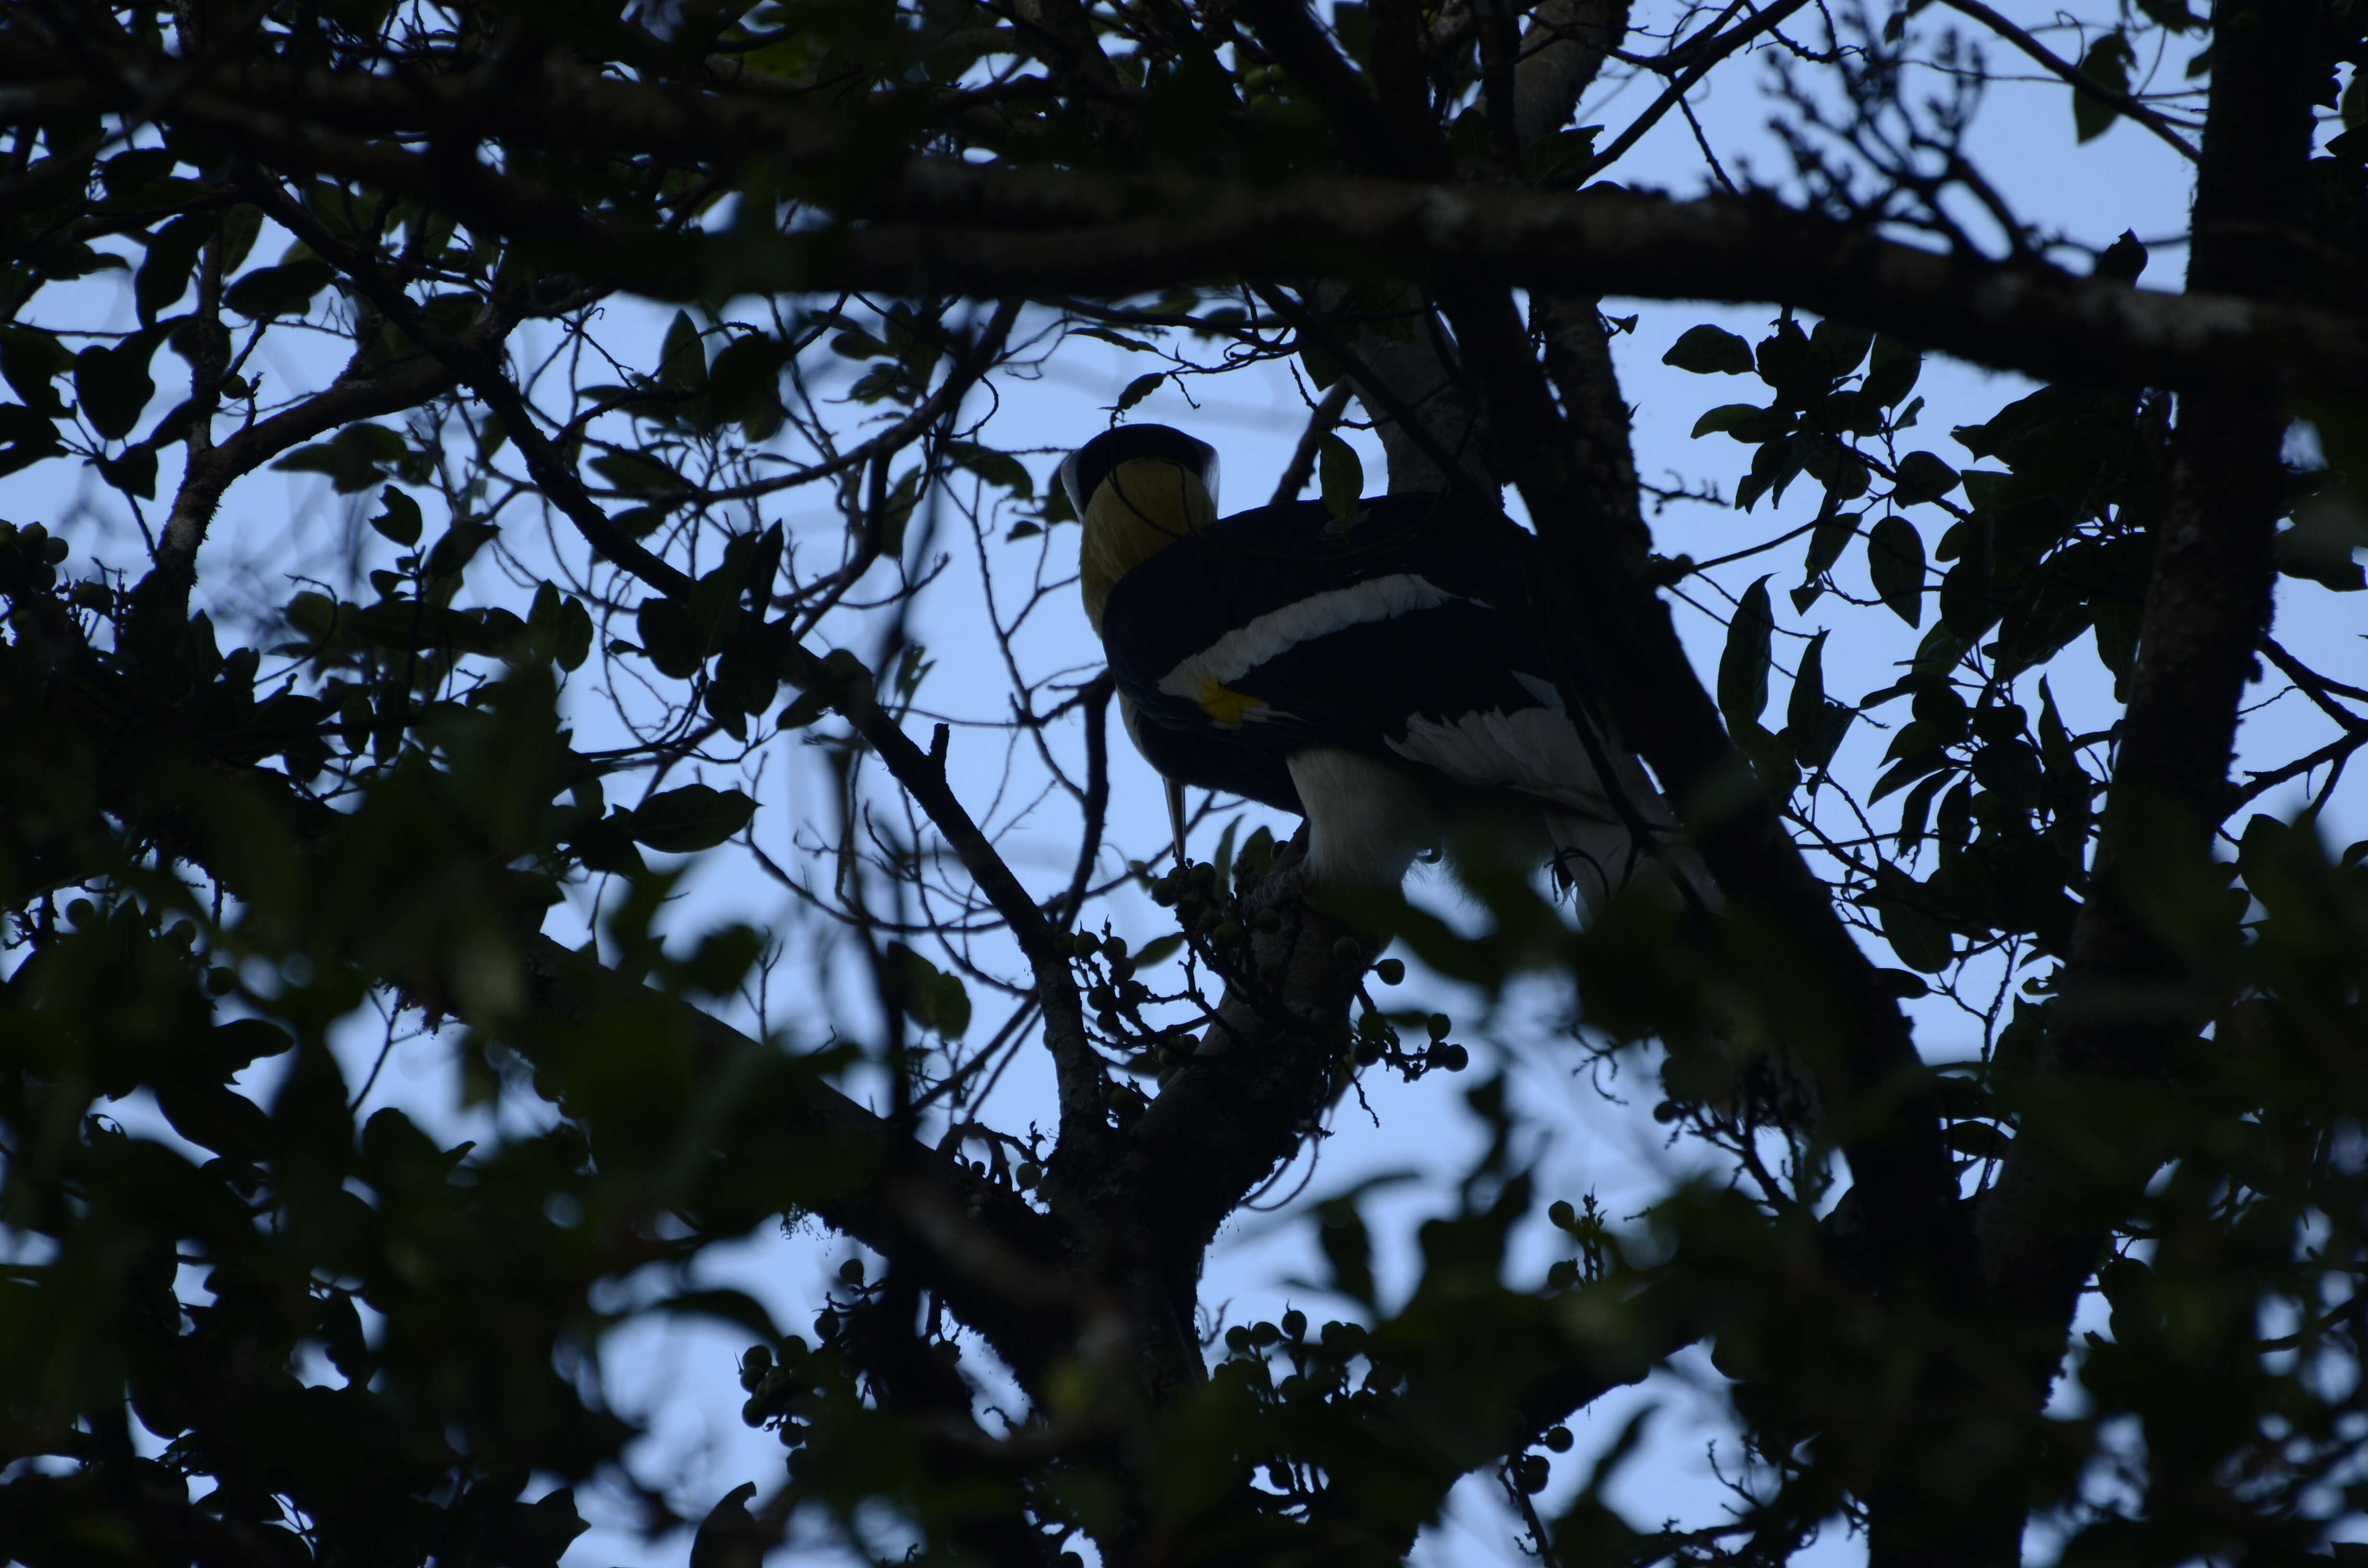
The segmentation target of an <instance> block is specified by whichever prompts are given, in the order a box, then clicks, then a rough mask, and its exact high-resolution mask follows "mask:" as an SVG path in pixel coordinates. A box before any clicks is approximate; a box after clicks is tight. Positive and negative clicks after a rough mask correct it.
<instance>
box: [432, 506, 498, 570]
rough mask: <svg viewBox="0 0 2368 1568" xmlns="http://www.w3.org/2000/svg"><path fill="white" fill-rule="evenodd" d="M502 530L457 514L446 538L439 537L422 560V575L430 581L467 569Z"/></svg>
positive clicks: (447, 529)
mask: <svg viewBox="0 0 2368 1568" xmlns="http://www.w3.org/2000/svg"><path fill="white" fill-rule="evenodd" d="M415 509H416V508H415ZM499 532H501V530H500V529H499V528H495V526H494V525H493V524H491V523H481V522H479V521H477V520H476V519H474V518H472V517H455V518H454V519H453V520H452V526H451V527H450V528H446V529H445V530H444V533H443V537H441V538H440V539H438V540H437V541H436V543H435V545H434V546H433V547H432V548H431V549H430V550H429V551H427V560H426V561H424V562H421V563H420V566H419V574H420V575H421V576H423V577H426V578H429V579H431V580H432V579H434V578H438V577H457V576H459V575H460V574H461V573H462V572H465V571H467V570H468V566H469V562H472V561H474V560H475V559H476V558H477V551H481V550H483V549H484V548H485V546H486V545H488V544H490V543H492V542H493V539H494V536H495V534H497V533H499Z"/></svg>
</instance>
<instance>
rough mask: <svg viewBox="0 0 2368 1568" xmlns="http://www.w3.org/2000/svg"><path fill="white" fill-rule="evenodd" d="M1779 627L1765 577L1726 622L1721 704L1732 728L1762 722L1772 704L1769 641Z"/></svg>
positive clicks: (1720, 669) (1720, 665)
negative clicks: (1769, 697) (1769, 700)
mask: <svg viewBox="0 0 2368 1568" xmlns="http://www.w3.org/2000/svg"><path fill="white" fill-rule="evenodd" d="M1775 628H1776V617H1775V614H1774V612H1773V611H1772V610H1770V608H1769V606H1768V579H1767V578H1766V577H1761V578H1760V579H1759V581H1758V582H1756V583H1754V584H1752V585H1751V586H1749V587H1748V588H1746V589H1744V590H1743V597H1742V598H1741V599H1739V600H1737V601H1736V607H1735V619H1732V620H1730V621H1728V622H1727V625H1726V648H1725V652H1724V653H1721V654H1720V655H1719V660H1718V708H1719V711H1720V712H1722V713H1724V714H1725V715H1726V727H1727V728H1728V729H1729V730H1730V731H1741V730H1742V729H1744V728H1745V727H1746V726H1748V725H1754V724H1757V723H1759V715H1760V714H1761V713H1762V712H1763V711H1765V710H1766V709H1767V707H1768V665H1769V653H1768V644H1769V639H1770V636H1771V635H1772V634H1773V632H1774V631H1775Z"/></svg>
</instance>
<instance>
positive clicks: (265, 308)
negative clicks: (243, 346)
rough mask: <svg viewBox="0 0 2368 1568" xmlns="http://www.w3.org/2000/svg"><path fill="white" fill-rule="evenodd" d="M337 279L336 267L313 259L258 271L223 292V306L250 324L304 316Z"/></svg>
mask: <svg viewBox="0 0 2368 1568" xmlns="http://www.w3.org/2000/svg"><path fill="white" fill-rule="evenodd" d="M336 276H337V269H336V267H331V266H330V265H329V264H328V263H327V262H325V261H319V260H314V259H311V258H306V259H303V260H299V261H290V262H284V263H282V264H281V265H279V266H278V267H256V269H255V270H254V271H253V272H250V273H248V274H247V275H246V276H245V277H244V278H240V279H239V280H238V281H237V282H235V283H233V284H232V285H231V286H230V287H229V288H227V289H225V290H222V303H223V304H225V305H228V306H229V307H230V308H231V309H232V310H233V311H236V312H238V313H239V314H240V315H243V316H245V317H246V318H247V319H248V320H249V321H268V320H270V319H271V318H272V317H274V316H293V315H302V314H303V313H304V312H305V311H306V310H307V309H309V308H310V307H311V305H312V303H313V296H314V295H316V294H318V293H319V292H320V291H321V290H324V289H325V288H327V287H328V286H329V283H330V281H331V279H333V278H336Z"/></svg>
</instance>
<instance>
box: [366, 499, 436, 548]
mask: <svg viewBox="0 0 2368 1568" xmlns="http://www.w3.org/2000/svg"><path fill="white" fill-rule="evenodd" d="M378 501H379V506H381V507H382V508H383V510H381V512H380V513H379V515H378V516H377V517H372V518H371V519H370V527H372V528H376V529H377V530H378V531H379V532H380V533H381V534H383V535H385V536H386V537H387V538H388V539H391V540H393V541H394V542H395V543H397V544H399V545H401V546H403V547H404V549H405V550H408V549H410V548H411V547H412V546H413V545H415V544H417V543H418V542H419V533H420V529H421V528H422V527H423V526H424V524H423V520H422V519H421V517H420V516H419V503H418V502H416V501H414V500H413V499H412V498H411V497H410V496H408V495H405V494H404V493H403V492H402V491H400V490H397V489H396V488H395V487H394V486H393V485H392V484H390V485H388V486H387V487H386V488H385V489H383V490H381V491H380V492H379V494H378Z"/></svg>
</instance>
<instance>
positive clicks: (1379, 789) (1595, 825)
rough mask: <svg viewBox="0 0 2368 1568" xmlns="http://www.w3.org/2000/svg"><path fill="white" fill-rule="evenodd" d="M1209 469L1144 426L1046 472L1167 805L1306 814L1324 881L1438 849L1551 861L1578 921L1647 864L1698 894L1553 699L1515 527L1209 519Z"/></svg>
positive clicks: (1418, 500)
mask: <svg viewBox="0 0 2368 1568" xmlns="http://www.w3.org/2000/svg"><path fill="white" fill-rule="evenodd" d="M1216 470H1217V461H1216V454H1215V452H1214V451H1213V450H1212V449H1211V448H1209V447H1208V446H1207V445H1205V444H1204V443H1202V442H1200V441H1197V440H1194V439H1193V438H1192V437H1190V436H1187V435H1185V434H1183V433H1182V432H1181V431H1178V430H1172V429H1169V428H1167V426H1156V425H1134V426H1125V427H1122V428H1121V429H1117V430H1112V431H1110V432H1109V433H1107V434H1105V435H1103V436H1100V437H1097V438H1095V439H1094V440H1093V441H1091V442H1088V443H1087V445H1086V446H1085V447H1083V448H1082V449H1079V450H1078V451H1077V452H1076V454H1075V455H1073V456H1072V457H1071V458H1070V459H1069V460H1068V461H1067V462H1066V463H1064V465H1063V467H1062V482H1063V483H1064V485H1065V486H1066V487H1067V489H1068V492H1069V495H1070V499H1071V501H1072V503H1073V504H1074V505H1075V506H1076V510H1077V515H1078V517H1079V518H1080V519H1081V520H1082V521H1083V523H1084V528H1085V543H1084V547H1083V552H1082V556H1081V562H1080V565H1081V582H1082V586H1083V589H1084V594H1085V601H1086V613H1087V618H1088V619H1090V620H1091V621H1092V622H1093V625H1094V629H1095V631H1097V632H1099V634H1100V636H1101V639H1102V645H1103V648H1104V650H1105V651H1106V652H1107V653H1108V655H1109V659H1110V672H1111V674H1112V676H1114V678H1115V680H1116V682H1117V687H1118V691H1119V696H1120V707H1121V714H1122V715H1123V716H1124V719H1125V722H1126V726H1127V730H1128V733H1130V734H1131V735H1132V736H1133V740H1134V744H1135V745H1136V747H1137V749H1139V750H1140V751H1141V752H1142V753H1143V756H1144V759H1145V760H1146V761H1148V762H1149V763H1150V764H1151V766H1152V767H1154V768H1156V769H1157V770H1158V771H1159V772H1160V773H1161V774H1163V775H1165V776H1166V777H1167V778H1168V779H1169V781H1170V791H1171V793H1170V799H1171V802H1173V801H1176V800H1177V799H1178V795H1177V790H1176V787H1177V786H1178V785H1182V784H1195V785H1199V786H1201V787H1202V788H1204V789H1210V790H1224V791H1228V792H1231V793H1235V794H1239V795H1244V796H1247V797H1248V798H1249V799H1251V800H1254V801H1264V802H1266V803H1267V804H1269V805H1271V806H1275V807H1278V808H1280V809H1281V810H1284V811H1288V812H1299V813H1300V814H1302V815H1304V816H1305V817H1306V818H1307V819H1308V826H1309V838H1310V858H1311V860H1312V862H1313V869H1314V871H1315V875H1316V877H1317V878H1318V879H1319V880H1321V881H1327V882H1331V883H1334V884H1348V885H1360V886H1366V887H1376V886H1394V885H1395V884H1396V882H1397V881H1399V880H1400V879H1401V878H1402V877H1403V876H1404V875H1405V873H1406V868H1407V865H1408V863H1409V862H1410V861H1411V860H1412V859H1413V858H1415V857H1416V856H1417V854H1419V853H1421V852H1423V851H1425V850H1426V849H1431V848H1437V849H1440V850H1444V851H1445V852H1447V853H1448V854H1450V855H1451V856H1454V857H1457V858H1467V857H1473V856H1476V855H1483V854H1485V855H1489V856H1493V857H1497V858H1504V857H1508V856H1521V857H1524V858H1529V861H1530V863H1531V864H1535V863H1536V861H1537V860H1539V859H1545V858H1549V857H1551V859H1552V862H1553V865H1554V869H1555V872H1556V874H1557V876H1558V877H1560V878H1562V879H1564V880H1565V881H1567V882H1568V883H1570V884H1571V885H1573V886H1574V887H1575V888H1576V889H1577V892H1578V894H1579V896H1580V897H1581V898H1582V900H1584V901H1585V902H1586V903H1587V904H1588V906H1589V907H1593V906H1594V905H1595V904H1597V903H1600V900H1601V899H1602V898H1603V897H1604V896H1606V894H1607V893H1608V892H1610V890H1611V889H1613V888H1616V887H1618V886H1620V885H1621V884H1622V882H1624V881H1626V880H1627V879H1628V878H1629V877H1630V876H1632V875H1634V873H1635V872H1637V871H1638V870H1639V869H1643V868H1645V867H1646V866H1648V865H1656V864H1657V865H1660V866H1662V867H1665V868H1668V869H1672V870H1673V871H1674V873H1675V875H1676V876H1677V877H1678V878H1679V879H1681V880H1683V881H1686V882H1688V883H1690V884H1691V885H1692V886H1693V888H1694V890H1695V891H1696V892H1699V893H1700V894H1702V896H1703V897H1705V898H1709V897H1713V896H1714V895H1713V893H1712V892H1711V890H1710V886H1709V883H1708V881H1707V879H1706V878H1705V877H1704V876H1703V875H1702V872H1701V871H1700V869H1699V867H1698V865H1697V864H1696V862H1695V861H1694V860H1693V859H1692V858H1691V854H1690V853H1689V852H1687V851H1686V850H1685V848H1684V846H1681V845H1679V844H1677V843H1675V842H1674V836H1675V823H1674V820H1673V819H1672V817H1671V815H1670V813H1669V812H1668V807H1667V805H1666V804H1665V803H1664V802H1663V801H1662V800H1661V799H1660V796H1659V795H1658V793H1657V792H1656V790H1654V788H1653V785H1652V783H1651V781H1650V779H1649V778H1646V776H1645V771H1644V768H1643V767H1641V766H1640V765H1639V764H1638V763H1637V762H1636V760H1635V758H1634V756H1633V755H1631V754H1630V753H1629V752H1628V751H1627V750H1626V749H1625V748H1623V747H1622V745H1620V744H1619V742H1618V739H1617V737H1616V736H1614V735H1613V734H1611V732H1610V731H1609V729H1608V727H1607V726H1605V725H1603V724H1602V723H1601V722H1600V721H1596V720H1592V719H1590V718H1589V717H1588V716H1587V715H1584V714H1578V715H1574V714H1573V713H1572V712H1571V711H1570V710H1569V708H1568V706H1567V705H1566V704H1565V701H1564V699H1563V696H1562V694H1561V692H1560V691H1559V690H1558V689H1557V687H1556V685H1555V683H1554V679H1553V677H1552V674H1551V671H1552V669H1553V664H1552V662H1551V660H1550V659H1549V658H1548V657H1547V654H1546V652H1545V648H1544V644H1543V639H1542V638H1541V637H1540V636H1539V635H1538V630H1537V626H1536V624H1535V621H1534V619H1533V613H1534V612H1533V611H1532V609H1531V594H1530V591H1529V588H1530V584H1529V574H1530V573H1531V571H1532V570H1533V567H1532V566H1531V556H1530V553H1529V551H1527V549H1526V548H1525V545H1526V540H1525V536H1523V535H1522V533H1521V532H1520V529H1519V528H1517V527H1516V526H1515V525H1514V524H1513V523H1512V522H1510V521H1509V520H1508V519H1507V518H1506V517H1503V516H1502V515H1501V514H1499V513H1497V512H1496V511H1495V510H1493V509H1490V508H1485V507H1482V506H1475V505H1474V503H1473V502H1471V501H1470V500H1469V499H1466V498H1463V497H1458V496H1453V495H1439V494H1412V495H1392V496H1386V497H1376V498H1371V499H1368V500H1366V501H1364V502H1363V503H1361V505H1360V509H1359V510H1358V511H1357V512H1356V513H1355V514H1354V515H1353V516H1351V517H1347V518H1345V519H1344V518H1339V517H1335V516H1334V514H1333V513H1332V511H1331V510H1330V508H1328V507H1327V506H1326V505H1325V504H1324V503H1322V502H1320V501H1309V502H1292V503H1289V504H1286V505H1282V506H1263V507H1259V508H1258V509H1257V510H1255V511H1249V512H1240V513H1236V514H1235V515H1234V516H1233V517H1225V518H1223V519H1220V518H1219V517H1217V516H1216V490H1217V484H1216ZM1581 724H1591V725H1592V726H1593V728H1592V730H1591V732H1590V734H1582V733H1581V731H1580V728H1579V726H1580V725H1581ZM1590 738H1591V741H1592V744H1590ZM1599 760H1600V764H1601V765H1602V766H1599ZM1604 767H1608V769H1609V771H1610V773H1611V784H1610V788H1607V786H1606V781H1605V779H1604V778H1603V771H1604ZM1615 789H1616V790H1618V791H1619V792H1620V794H1621V795H1622V796H1623V797H1624V801H1616V800H1614V799H1613V797H1612V794H1611V790H1615ZM1639 825H1640V826H1643V827H1644V828H1645V830H1646V831H1647V833H1648V834H1649V835H1652V836H1654V837H1656V838H1663V839H1667V840H1668V842H1667V843H1666V844H1664V845H1660V846H1656V847H1655V848H1654V849H1652V850H1647V849H1645V848H1642V847H1640V846H1639V845H1638V844H1637V842H1636V839H1635V835H1634V833H1632V831H1631V829H1632V826H1639ZM1179 853H1180V848H1179Z"/></svg>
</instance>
